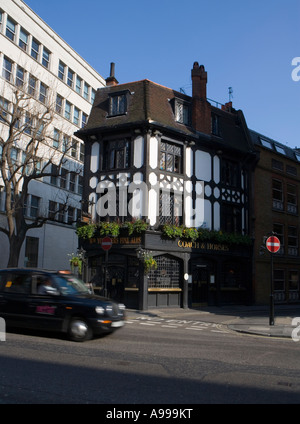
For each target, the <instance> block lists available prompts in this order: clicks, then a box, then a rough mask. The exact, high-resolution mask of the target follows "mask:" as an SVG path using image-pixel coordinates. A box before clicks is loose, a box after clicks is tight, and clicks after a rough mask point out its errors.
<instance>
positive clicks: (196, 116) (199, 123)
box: [192, 62, 211, 134]
mask: <svg viewBox="0 0 300 424" xmlns="http://www.w3.org/2000/svg"><path fill="white" fill-rule="evenodd" d="M206 85H207V72H206V71H205V68H204V66H203V65H201V66H199V63H198V62H195V63H194V66H193V69H192V87H193V91H192V125H193V127H194V129H195V130H196V131H200V132H203V133H205V134H211V104H210V103H209V102H208V101H207V98H206Z"/></svg>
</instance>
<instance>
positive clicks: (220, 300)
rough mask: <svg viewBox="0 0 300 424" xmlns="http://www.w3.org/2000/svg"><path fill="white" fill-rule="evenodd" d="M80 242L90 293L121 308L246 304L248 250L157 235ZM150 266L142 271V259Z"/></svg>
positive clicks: (248, 296) (249, 269)
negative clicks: (151, 264) (109, 241)
mask: <svg viewBox="0 0 300 424" xmlns="http://www.w3.org/2000/svg"><path fill="white" fill-rule="evenodd" d="M112 241H113V244H112V248H111V250H110V251H109V252H108V253H106V252H105V251H103V249H102V248H101V243H102V238H101V237H98V238H92V239H90V240H83V241H82V247H83V248H84V250H85V251H86V256H87V260H88V272H89V276H88V279H89V281H90V282H91V283H92V284H93V287H94V290H95V292H96V293H99V294H101V295H108V296H109V297H111V298H113V299H116V300H118V301H122V302H124V303H125V305H126V307H127V308H135V309H140V310H147V309H149V308H150V309H151V308H159V307H181V308H188V307H189V308H193V307H201V306H206V305H216V306H221V305H225V304H250V303H251V302H252V287H251V285H252V283H251V282H252V267H251V247H250V246H246V245H245V246H243V245H227V244H221V243H210V242H198V241H197V242H192V241H187V240H181V239H168V238H164V237H163V236H162V235H161V233H160V232H158V231H146V232H145V233H143V234H141V235H138V236H130V237H115V238H112ZM146 256H151V257H153V259H154V260H155V263H156V268H153V269H150V270H149V272H145V266H144V258H145V257H146Z"/></svg>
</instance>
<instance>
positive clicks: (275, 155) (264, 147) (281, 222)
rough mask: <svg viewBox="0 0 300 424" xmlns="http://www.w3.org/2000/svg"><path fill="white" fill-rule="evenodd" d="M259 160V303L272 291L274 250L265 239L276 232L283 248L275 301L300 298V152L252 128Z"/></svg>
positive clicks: (256, 208)
mask: <svg viewBox="0 0 300 424" xmlns="http://www.w3.org/2000/svg"><path fill="white" fill-rule="evenodd" d="M250 134H251V138H252V140H253V144H254V146H255V148H256V149H257V150H258V151H259V161H258V163H257V167H256V170H255V184H254V190H255V198H254V216H255V247H254V252H255V268H254V270H255V272H254V280H253V282H254V293H255V303H256V304H266V303H268V301H269V296H270V294H271V275H272V274H271V253H269V252H268V251H267V249H266V248H265V239H266V237H268V236H269V235H271V234H272V233H275V234H276V236H277V237H278V238H279V240H280V250H279V251H278V253H276V254H273V263H274V264H273V282H274V301H275V302H276V303H296V302H299V300H300V292H299V290H300V287H299V276H300V261H299V224H300V222H299V194H300V152H299V151H298V150H297V149H291V148H289V147H288V146H286V145H284V144H282V143H279V142H277V141H274V140H272V139H270V138H269V137H266V136H265V135H263V134H259V133H257V132H255V131H250Z"/></svg>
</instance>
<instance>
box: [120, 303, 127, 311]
mask: <svg viewBox="0 0 300 424" xmlns="http://www.w3.org/2000/svg"><path fill="white" fill-rule="evenodd" d="M119 309H120V310H121V311H125V309H126V306H125V305H124V303H119Z"/></svg>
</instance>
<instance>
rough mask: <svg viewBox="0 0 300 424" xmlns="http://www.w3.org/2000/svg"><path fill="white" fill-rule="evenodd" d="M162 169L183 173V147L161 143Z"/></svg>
mask: <svg viewBox="0 0 300 424" xmlns="http://www.w3.org/2000/svg"><path fill="white" fill-rule="evenodd" d="M160 169H161V170H162V171H168V172H175V173H177V174H181V173H182V146H179V145H176V144H171V143H167V142H164V141H162V142H161V146H160Z"/></svg>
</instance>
